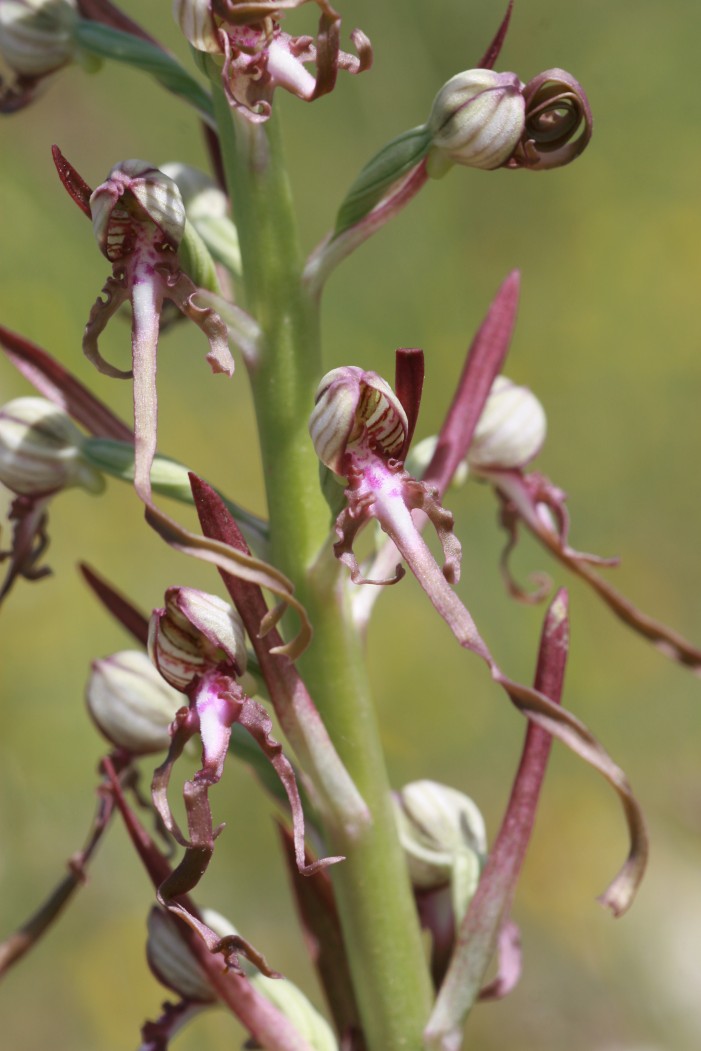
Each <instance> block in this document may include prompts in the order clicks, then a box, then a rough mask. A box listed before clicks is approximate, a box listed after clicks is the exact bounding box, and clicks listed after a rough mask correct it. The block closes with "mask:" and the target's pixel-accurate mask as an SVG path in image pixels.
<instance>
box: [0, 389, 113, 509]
mask: <svg viewBox="0 0 701 1051" xmlns="http://www.w3.org/2000/svg"><path fill="white" fill-rule="evenodd" d="M84 441H85V438H84V435H83V434H81V432H80V431H79V430H78V428H77V427H76V426H75V424H74V423H73V421H72V420H71V418H70V417H69V416H68V415H67V414H66V413H65V412H63V410H62V409H60V408H58V406H56V405H54V404H53V403H52V402H50V401H48V400H47V399H46V398H31V397H30V398H15V400H14V401H10V402H8V403H7V404H6V405H4V406H3V407H2V408H1V409H0V482H2V483H3V485H5V486H7V488H8V489H11V490H12V492H14V493H18V494H20V495H23V496H42V495H45V494H49V493H53V492H57V491H58V490H60V489H67V488H68V487H69V486H80V487H81V488H83V489H87V490H88V492H91V493H100V492H102V490H103V489H104V487H105V480H104V478H103V477H102V475H101V474H100V472H99V471H98V470H96V468H95V467H93V466H92V465H91V464H90V463H89V462H88V461H87V460H86V459H85V457H84V456H83V453H82V445H83V442H84Z"/></svg>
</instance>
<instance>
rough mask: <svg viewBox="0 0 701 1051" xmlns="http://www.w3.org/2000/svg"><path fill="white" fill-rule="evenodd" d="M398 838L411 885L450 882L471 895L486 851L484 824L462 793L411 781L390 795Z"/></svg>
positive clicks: (442, 884)
mask: <svg viewBox="0 0 701 1051" xmlns="http://www.w3.org/2000/svg"><path fill="white" fill-rule="evenodd" d="M393 802H394V810H395V818H396V821H397V828H398V831H399V839H400V842H401V844H402V847H403V848H404V853H405V856H406V861H407V865H408V867H409V876H410V878H411V882H412V884H413V885H414V886H415V887H418V888H421V889H423V890H428V889H430V888H433V887H441V886H444V885H445V884H447V883H450V882H451V881H452V880H453V878H454V876H455V874H456V871H457V872H458V873H459V875H460V880H461V884H462V887H463V891H464V892H465V893H469V896H470V897H471V896H472V894H473V893H474V891H475V889H476V887H477V882H478V880H479V873H480V868H481V864H482V860H483V858H484V856H485V854H486V850H487V840H486V832H485V828H484V821H483V819H482V815H481V814H480V812H479V810H478V809H477V807H476V806H475V804H474V803H473V802H472V800H471V799H470V798H469V796H466V795H464V794H463V793H462V792H458V791H457V790H456V789H454V788H450V787H448V786H447V785H441V784H439V783H438V782H437V781H412V782H411V783H410V784H408V785H405V786H404V788H403V789H402V790H401V791H400V792H397V793H396V794H395V795H394V796H393Z"/></svg>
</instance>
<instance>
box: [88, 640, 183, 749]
mask: <svg viewBox="0 0 701 1051" xmlns="http://www.w3.org/2000/svg"><path fill="white" fill-rule="evenodd" d="M86 700H87V703H88V711H89V712H90V715H91V716H92V718H93V720H94V722H95V724H96V726H97V728H98V729H99V730H100V732H101V733H102V734H104V736H105V737H106V738H107V740H108V741H110V742H111V743H112V744H113V745H116V746H117V747H118V748H125V749H126V750H127V751H129V752H133V753H134V755H150V754H151V753H156V752H164V751H165V750H166V749H167V748H168V745H169V744H170V733H169V728H170V724H171V723H172V721H173V719H174V717H175V713H176V712H177V710H178V709H179V708H180V707H181V706H182V697H181V696H180V694H179V693H177V692H176V691H175V690H174V689H172V688H171V687H170V686H168V684H167V683H166V682H164V681H163V679H162V677H161V676H160V675H159V674H158V672H157V671H156V669H155V668H154V666H153V665H152V664H151V661H150V660H149V659H148V657H147V656H146V654H145V653H142V652H141V651H139V650H123V651H122V652H121V653H115V654H114V655H113V656H111V657H105V658H104V659H103V660H97V661H95V662H94V663H93V665H92V670H91V673H90V678H89V680H88V685H87V690H86Z"/></svg>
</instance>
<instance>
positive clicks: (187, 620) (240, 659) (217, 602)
mask: <svg viewBox="0 0 701 1051" xmlns="http://www.w3.org/2000/svg"><path fill="white" fill-rule="evenodd" d="M148 650H149V656H150V657H151V660H152V661H153V663H154V664H155V666H156V667H157V668H158V670H159V672H160V673H161V675H162V676H163V678H164V679H165V680H166V682H168V683H170V685H171V686H174V687H175V689H176V690H180V691H182V692H185V691H186V690H187V688H188V686H189V685H190V684H191V683H192V681H193V679H194V678H195V677H196V676H198V675H202V674H204V672H206V671H208V670H209V669H211V668H215V667H216V666H217V665H219V664H222V663H228V664H229V665H232V666H233V668H232V671H233V673H235V674H236V675H239V674H243V672H244V671H245V670H246V642H245V635H244V630H243V624H242V623H241V619H240V617H239V615H238V613H237V612H236V610H235V609H234V608H233V606H230V605H229V603H228V602H225V601H224V600H223V599H220V598H219V597H218V596H217V595H208V594H207V593H206V592H204V591H197V590H196V589H195V588H168V590H167V591H166V595H165V608H164V609H159V610H154V613H153V616H152V617H151V622H150V624H149V637H148Z"/></svg>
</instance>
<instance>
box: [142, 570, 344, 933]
mask: <svg viewBox="0 0 701 1051" xmlns="http://www.w3.org/2000/svg"><path fill="white" fill-rule="evenodd" d="M149 653H150V656H151V659H152V661H153V663H154V664H155V666H156V668H157V669H158V671H159V672H160V673H161V675H162V676H163V678H164V679H165V680H166V682H167V683H168V684H169V685H170V686H172V687H173V688H174V689H176V690H178V691H179V692H180V693H183V694H185V696H186V697H187V700H188V704H187V706H184V707H182V708H181V709H180V710H179V711H178V712H177V714H176V716H175V720H174V722H173V725H172V727H171V744H170V749H169V752H168V755H167V757H166V759H165V761H164V762H163V763H162V764H161V766H160V767H159V768H158V769H157V770H156V772H155V774H154V778H153V801H154V805H155V807H156V809H157V810H158V812H159V814H160V815H161V817H162V819H163V821H164V823H165V825H166V828H167V829H168V831H169V832H170V833H171V834H172V835H173V836H174V837H175V839H176V840H177V842H178V843H180V844H181V846H184V847H185V855H184V857H183V860H182V861H181V863H180V865H179V866H178V868H177V869H176V870H175V871H174V872H173V874H172V876H171V877H170V878H169V879H168V880H166V882H165V883H164V884H163V885H162V886H161V887H160V889H159V900H160V901H161V903H162V904H163V905H165V906H167V907H168V908H169V909H170V910H171V911H172V912H174V913H175V914H176V915H179V916H180V917H181V918H182V919H184V920H185V921H186V922H187V923H189V924H190V925H191V926H192V927H194V929H196V930H198V931H200V933H201V934H203V936H204V937H209V936H210V935H211V932H210V931H208V929H206V925H205V926H203V925H202V922H201V921H200V920H198V919H197V918H196V917H193V916H192V914H191V913H190V912H188V910H187V909H185V907H184V906H183V905H181V904H179V903H178V902H175V901H174V900H173V899H174V898H176V897H178V896H179V895H181V894H182V893H184V892H187V891H189V890H191V889H192V888H193V887H194V886H195V885H196V884H197V883H198V882H199V880H200V878H201V877H202V875H203V873H204V871H205V869H206V868H207V865H208V864H209V860H210V858H211V856H212V853H213V851H214V840H215V838H216V836H217V835H218V833H219V831H221V829H215V828H214V826H213V824H212V813H211V809H210V804H209V790H210V788H211V787H212V786H213V785H215V784H217V783H218V782H219V780H220V779H221V776H222V773H223V770H224V760H225V758H226V755H227V751H228V748H229V740H230V738H231V727H232V726H233V725H234V723H239V724H240V725H241V726H242V727H243V728H244V729H245V730H246V731H247V732H248V733H249V734H250V735H251V736H252V737H253V738H254V740H255V741H256V743H257V744H258V745H259V747H260V749H261V751H262V752H263V754H264V755H265V757H266V758H267V759H268V760H269V762H270V764H271V766H272V767H273V769H274V770H275V772H276V774H277V776H278V777H279V779H280V782H281V784H282V786H283V788H284V790H285V793H286V795H287V799H288V801H289V804H290V810H291V813H292V824H293V832H294V841H295V854H296V860H297V866H298V868H299V871H300V872H301V873H303V874H304V875H311V874H312V873H313V872H316V871H317V870H318V869H319V868H321V867H324V866H326V865H330V864H332V863H333V862H334V861H338V860H341V859H340V858H323V859H322V860H321V861H316V862H314V863H312V864H310V865H308V864H307V863H306V860H305V852H304V815H303V813H302V805H301V801H300V797H299V791H298V789H297V782H296V778H295V773H294V769H293V767H292V765H291V763H290V762H289V760H288V759H287V758H286V757H285V756H284V755H283V753H282V746H281V745H280V744H278V742H277V741H275V740H274V739H273V737H272V735H271V730H272V722H271V720H270V718H269V716H268V714H267V712H266V711H265V709H264V708H263V706H262V705H261V704H259V703H258V702H257V701H255V700H253V699H252V698H250V697H248V696H247V695H246V693H245V692H244V690H243V688H242V687H241V685H240V683H239V681H238V679H239V677H240V676H241V675H242V674H243V672H244V671H245V669H246V649H245V640H244V631H243V625H242V623H241V620H240V618H239V615H238V613H237V612H236V611H235V610H234V608H233V607H232V606H230V605H229V604H228V603H226V602H224V601H222V600H221V599H220V598H218V597H217V596H215V595H208V594H206V593H205V592H202V591H197V590H195V589H194V588H170V589H169V590H168V591H167V592H166V597H165V606H164V607H163V609H158V610H155V611H154V614H153V616H152V618H151V623H150V628H149ZM195 735H198V736H199V738H200V740H201V742H202V766H201V768H200V769H199V770H198V771H197V773H196V774H195V776H194V777H193V778H192V779H191V780H190V781H188V782H186V784H185V787H184V790H183V794H184V799H185V811H186V814H187V820H188V834H189V838H186V837H185V836H184V835H183V833H182V832H181V831H180V829H179V828H178V825H177V823H176V821H175V819H174V818H173V815H172V812H171V809H170V806H169V804H168V799H167V790H168V783H169V780H170V775H171V771H172V768H173V764H174V763H175V761H176V760H177V759H178V757H179V756H180V755H181V754H182V751H183V748H184V747H185V745H186V744H187V742H188V741H189V740H190V739H191V738H192V737H194V736H195Z"/></svg>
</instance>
